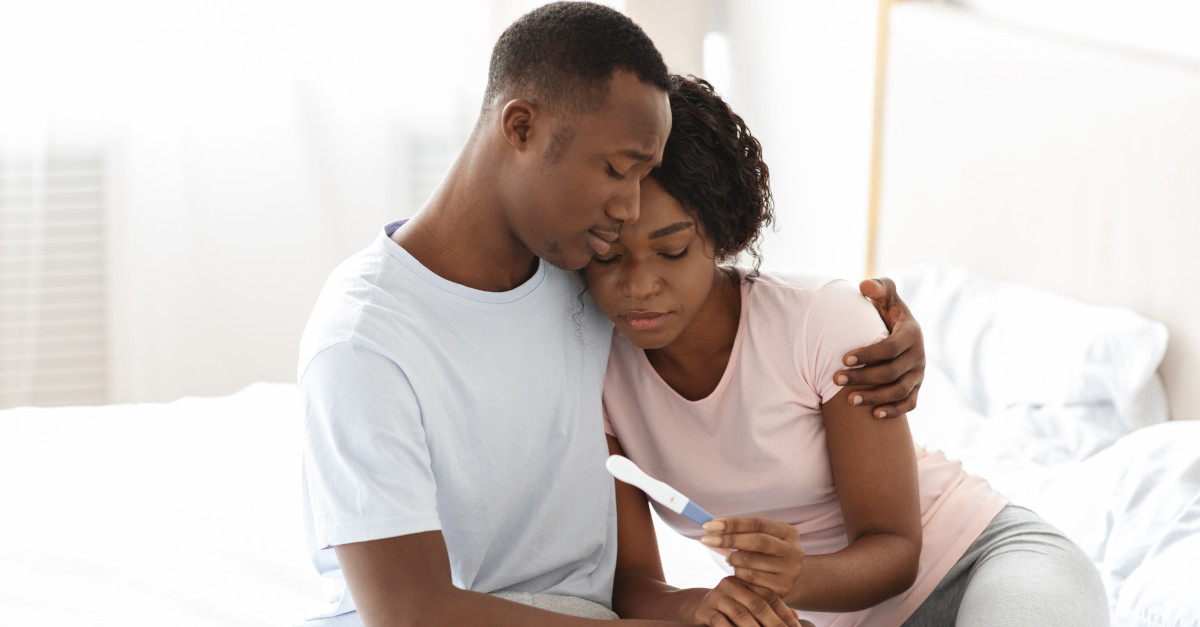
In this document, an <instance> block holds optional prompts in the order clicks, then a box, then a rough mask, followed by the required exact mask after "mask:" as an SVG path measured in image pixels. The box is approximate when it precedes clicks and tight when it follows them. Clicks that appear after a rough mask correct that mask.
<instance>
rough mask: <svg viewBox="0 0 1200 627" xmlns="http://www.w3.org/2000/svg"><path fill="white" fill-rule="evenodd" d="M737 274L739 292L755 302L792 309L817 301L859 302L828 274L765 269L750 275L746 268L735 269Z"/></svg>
mask: <svg viewBox="0 0 1200 627" xmlns="http://www.w3.org/2000/svg"><path fill="white" fill-rule="evenodd" d="M738 272H739V273H740V274H741V277H742V284H743V289H744V290H746V292H747V293H749V294H752V295H753V296H752V298H753V299H755V300H774V301H781V302H787V303H788V304H789V305H790V306H794V305H795V304H797V301H800V302H802V303H804V304H811V303H812V301H813V300H814V299H816V298H818V297H820V298H821V300H828V299H844V298H846V297H847V296H848V295H854V296H857V297H858V298H862V295H861V294H860V293H859V291H858V289H857V288H856V287H855V286H853V285H851V284H850V283H849V282H848V281H846V280H845V279H841V278H838V277H836V276H832V275H828V274H820V273H813V272H798V271H794V270H778V269H768V270H761V271H760V272H759V273H758V274H757V275H754V274H753V273H752V272H751V271H750V270H749V269H747V268H738Z"/></svg>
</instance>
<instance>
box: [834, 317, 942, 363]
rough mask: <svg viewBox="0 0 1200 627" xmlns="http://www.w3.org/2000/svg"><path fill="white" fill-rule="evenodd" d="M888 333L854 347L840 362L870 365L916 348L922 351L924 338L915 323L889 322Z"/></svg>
mask: <svg viewBox="0 0 1200 627" xmlns="http://www.w3.org/2000/svg"><path fill="white" fill-rule="evenodd" d="M888 329H889V335H888V336H887V337H885V338H883V339H882V340H879V341H878V342H875V343H874V344H871V345H870V346H864V347H862V348H856V349H854V350H852V351H850V352H848V353H846V355H845V356H844V357H842V363H843V364H845V365H847V366H863V365H866V366H870V365H871V364H875V363H879V362H887V361H890V360H892V359H895V358H897V357H899V356H900V355H903V354H904V353H906V352H910V351H912V349H913V348H918V347H919V350H918V351H917V352H922V353H923V352H924V346H925V340H924V338H923V337H922V334H921V327H920V325H917V324H915V323H914V324H909V323H907V322H900V323H897V324H895V325H894V326H893V325H891V324H889V325H888Z"/></svg>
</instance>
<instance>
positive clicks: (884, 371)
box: [833, 278, 925, 418]
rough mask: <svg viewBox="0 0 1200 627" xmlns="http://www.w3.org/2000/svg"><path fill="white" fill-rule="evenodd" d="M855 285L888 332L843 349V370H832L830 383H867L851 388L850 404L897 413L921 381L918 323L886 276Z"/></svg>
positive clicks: (879, 414) (913, 398)
mask: <svg viewBox="0 0 1200 627" xmlns="http://www.w3.org/2000/svg"><path fill="white" fill-rule="evenodd" d="M858 288H859V290H860V291H861V292H862V293H863V296H866V297H867V298H868V299H870V300H871V303H872V304H873V305H875V309H876V310H878V311H879V317H880V318H883V323H884V324H885V325H887V328H888V331H889V332H890V335H888V336H887V337H886V338H884V339H882V340H880V341H879V342H876V343H875V344H872V345H870V346H867V347H864V348H859V349H855V350H852V351H850V352H849V353H846V356H845V357H843V358H842V363H843V364H845V365H846V366H848V367H849V369H847V370H839V371H837V372H836V373H834V375H833V380H834V383H837V384H838V385H858V386H869V387H866V388H864V389H861V390H857V391H855V392H854V393H853V394H852V395H851V398H850V403H851V404H852V405H867V406H874V409H873V410H872V415H874V416H875V417H876V418H895V417H897V416H902V415H904V414H906V413H908V412H910V411H912V410H913V409H915V408H916V407H917V392H919V391H920V389H921V383H922V382H923V381H924V380H925V340H924V338H923V336H922V335H921V325H920V324H917V320H916V318H913V315H912V312H910V311H909V310H908V305H905V304H904V301H902V300H900V296H899V295H898V294H897V293H896V284H895V283H893V282H892V280H891V279H888V278H883V279H868V280H866V281H863V282H862V283H860V284H859V286H858ZM860 365H861V366H862V367H856V366H860Z"/></svg>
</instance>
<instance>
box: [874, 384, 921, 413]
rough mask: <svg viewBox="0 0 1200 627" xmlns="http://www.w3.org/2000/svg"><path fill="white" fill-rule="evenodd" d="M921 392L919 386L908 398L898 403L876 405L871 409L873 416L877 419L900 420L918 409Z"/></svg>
mask: <svg viewBox="0 0 1200 627" xmlns="http://www.w3.org/2000/svg"><path fill="white" fill-rule="evenodd" d="M920 391H921V388H920V387H919V386H918V387H915V388H913V391H912V392H911V393H910V394H909V395H908V398H905V399H904V400H902V401H900V402H898V403H888V404H883V405H876V406H875V407H874V408H872V409H871V415H872V416H875V417H876V418H899V417H900V416H903V415H905V414H907V413H908V412H910V411H912V410H914V409H916V408H917V395H918V393H920Z"/></svg>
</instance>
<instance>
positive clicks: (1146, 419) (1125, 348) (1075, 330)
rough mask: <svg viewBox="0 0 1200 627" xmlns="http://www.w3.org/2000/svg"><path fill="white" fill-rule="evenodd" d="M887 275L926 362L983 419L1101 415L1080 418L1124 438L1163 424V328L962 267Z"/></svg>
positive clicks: (1131, 315) (1126, 312)
mask: <svg viewBox="0 0 1200 627" xmlns="http://www.w3.org/2000/svg"><path fill="white" fill-rule="evenodd" d="M888 276H890V277H891V278H892V280H894V281H895V282H896V286H897V289H898V291H899V293H900V296H901V298H903V299H904V300H905V302H907V303H908V305H909V307H910V308H911V309H912V311H913V313H914V315H916V317H917V320H918V321H920V323H921V328H922V329H923V331H924V333H925V350H926V355H927V356H928V358H929V361H930V363H931V364H933V365H935V366H938V367H940V368H942V370H944V371H945V372H946V373H947V374H948V375H949V376H950V378H951V379H952V381H953V382H954V384H955V387H956V388H957V389H958V391H959V393H960V394H961V395H962V397H963V399H964V400H965V401H966V402H967V403H968V405H970V406H971V407H972V408H973V409H974V410H976V411H978V412H979V413H981V414H985V415H987V416H992V417H997V416H1002V415H1004V414H1006V413H1007V414H1010V415H1011V414H1013V413H1014V410H1016V413H1017V414H1020V415H1026V412H1025V408H1047V407H1051V408H1054V407H1071V406H1075V407H1079V406H1088V407H1095V408H1098V409H1099V411H1095V412H1085V413H1084V414H1083V415H1085V416H1088V417H1089V418H1088V419H1089V420H1094V421H1097V423H1103V424H1098V425H1097V426H1100V427H1102V428H1104V429H1105V430H1106V431H1110V432H1113V431H1115V432H1118V433H1125V432H1128V431H1130V430H1133V429H1135V428H1137V427H1140V426H1145V425H1150V424H1154V423H1158V422H1162V421H1164V420H1166V419H1167V402H1166V393H1165V391H1164V389H1163V385H1162V379H1161V378H1160V377H1159V376H1158V373H1157V370H1158V365H1159V363H1160V362H1161V361H1162V358H1163V353H1164V352H1165V351H1166V346H1167V329H1166V327H1165V326H1164V325H1163V324H1162V323H1159V322H1156V321H1153V320H1149V319H1147V318H1144V317H1142V316H1139V315H1138V314H1135V313H1133V312H1132V311H1129V310H1127V309H1121V308H1117V307H1102V306H1096V305H1088V304H1085V303H1082V302H1079V301H1075V300H1071V299H1069V298H1065V297H1062V296H1058V295H1056V294H1052V293H1050V292H1046V291H1042V290H1038V289H1034V288H1031V287H1026V286H1022V285H1017V284H1013V283H1005V282H1001V281H994V280H990V279H986V278H984V277H981V276H979V275H976V274H973V273H971V272H970V271H967V270H964V269H961V268H950V267H933V266H921V267H913V268H906V269H901V270H899V271H896V272H892V273H889V275H888ZM1040 413H1041V414H1043V415H1047V416H1051V415H1057V413H1056V412H1047V411H1043V412H1040Z"/></svg>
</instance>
